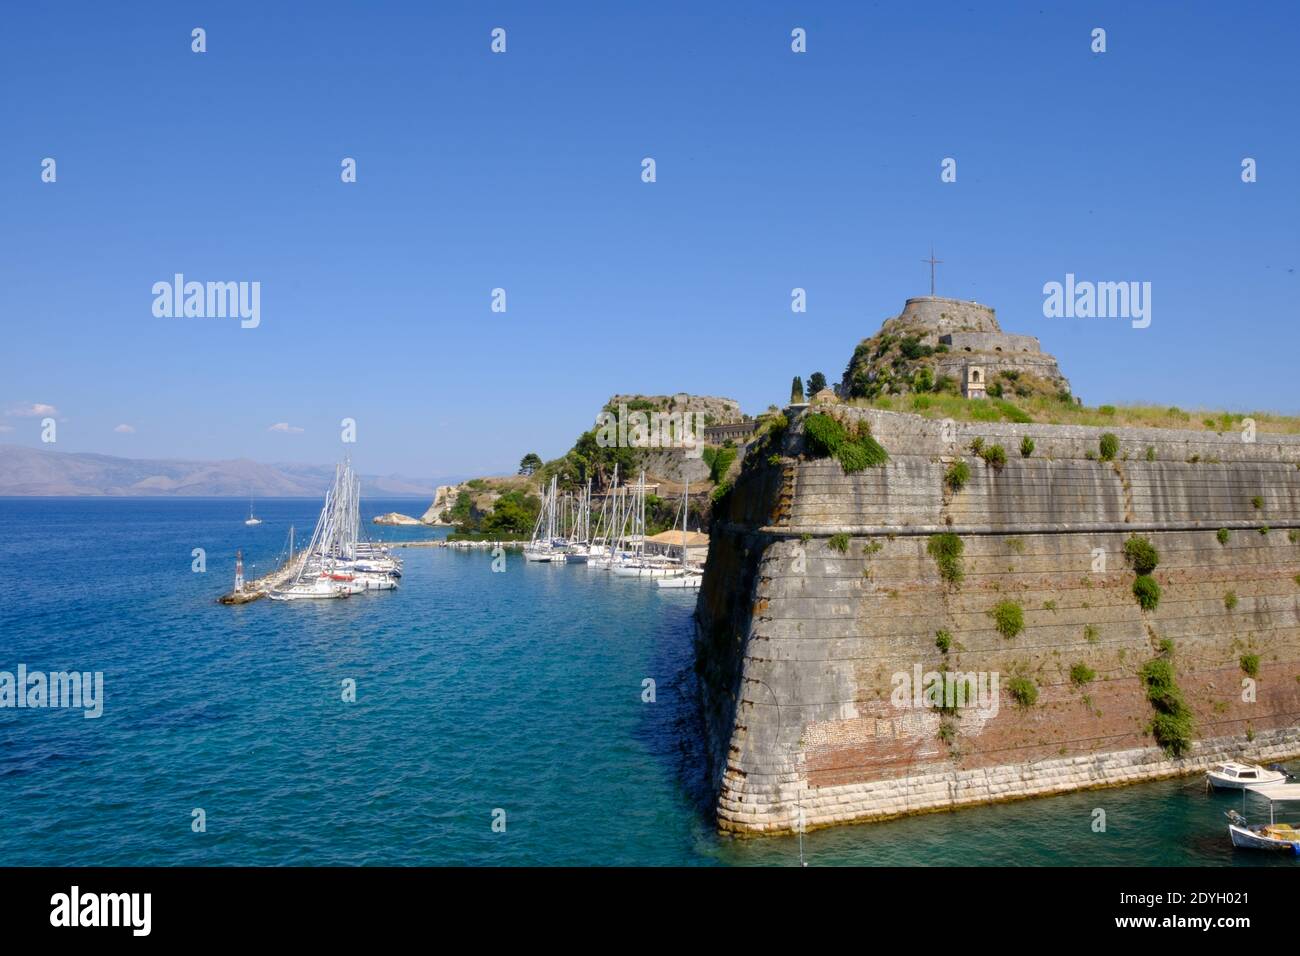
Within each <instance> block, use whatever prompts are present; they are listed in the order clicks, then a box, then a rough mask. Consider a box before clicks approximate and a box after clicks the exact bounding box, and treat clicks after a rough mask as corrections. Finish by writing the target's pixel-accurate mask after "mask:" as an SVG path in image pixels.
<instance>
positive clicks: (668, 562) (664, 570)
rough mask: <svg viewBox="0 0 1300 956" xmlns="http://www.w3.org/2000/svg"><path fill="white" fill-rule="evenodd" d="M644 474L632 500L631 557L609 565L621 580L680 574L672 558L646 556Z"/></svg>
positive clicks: (643, 473)
mask: <svg viewBox="0 0 1300 956" xmlns="http://www.w3.org/2000/svg"><path fill="white" fill-rule="evenodd" d="M645 496H646V492H645V472H644V471H642V472H641V476H640V478H639V479H637V484H636V490H635V495H634V497H633V499H632V505H631V512H632V534H631V535H630V536H629V539H628V541H629V544H630V546H631V555H630V556H627V557H623V556H621V555H620V557H619V559H618V560H615V562H614V563H613V564H611V565H610V568H609V570H610V571H612V572H613V573H614V574H616V575H618V576H619V577H621V578H665V577H668V576H670V575H673V574H680V573H681V565H680V564H679V563H678V562H677V561H675V560H674V559H672V558H660V557H654V556H651V555H648V554H646V550H645V539H646V533H645V532H646V521H645Z"/></svg>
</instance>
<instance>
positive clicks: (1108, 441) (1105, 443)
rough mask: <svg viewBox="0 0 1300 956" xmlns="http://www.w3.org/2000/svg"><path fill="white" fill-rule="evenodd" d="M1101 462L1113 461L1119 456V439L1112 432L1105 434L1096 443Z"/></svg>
mask: <svg viewBox="0 0 1300 956" xmlns="http://www.w3.org/2000/svg"><path fill="white" fill-rule="evenodd" d="M1097 447H1098V449H1099V451H1100V453H1101V454H1100V457H1101V460H1102V461H1113V460H1114V458H1115V456H1116V455H1118V454H1119V439H1118V438H1116V437H1115V435H1114V434H1113V433H1112V432H1106V434H1104V435H1102V436H1101V439H1100V441H1099V442H1098V443H1097Z"/></svg>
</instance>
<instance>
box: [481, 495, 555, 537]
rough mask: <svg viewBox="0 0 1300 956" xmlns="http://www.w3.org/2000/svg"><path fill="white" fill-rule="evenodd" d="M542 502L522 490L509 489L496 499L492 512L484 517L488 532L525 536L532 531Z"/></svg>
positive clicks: (484, 529)
mask: <svg viewBox="0 0 1300 956" xmlns="http://www.w3.org/2000/svg"><path fill="white" fill-rule="evenodd" d="M541 506H542V503H541V502H540V501H539V500H538V499H537V498H536V497H534V496H533V495H526V494H524V492H522V491H507V492H506V493H505V494H503V495H502V496H501V497H500V498H498V499H497V500H496V504H495V505H493V507H492V511H491V513H489V514H488V515H487V516H486V517H484V519H483V525H482V528H483V531H484V532H485V533H486V534H499V535H503V536H506V535H508V536H514V537H518V536H524V535H528V534H531V533H532V530H533V524H534V522H536V521H537V512H538V511H539V510H541Z"/></svg>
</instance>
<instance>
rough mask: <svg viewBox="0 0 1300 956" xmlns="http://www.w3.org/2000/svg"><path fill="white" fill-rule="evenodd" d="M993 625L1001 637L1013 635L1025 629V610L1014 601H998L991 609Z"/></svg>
mask: <svg viewBox="0 0 1300 956" xmlns="http://www.w3.org/2000/svg"><path fill="white" fill-rule="evenodd" d="M989 613H990V614H992V615H993V626H994V627H996V628H997V629H998V633H999V634H1001V635H1002V636H1003V637H1015V636H1016V635H1017V634H1019V633H1020V632H1021V631H1023V630H1024V629H1025V612H1024V609H1023V608H1021V607H1020V605H1019V604H1017V603H1016V602H1015V601H1000V602H998V604H997V605H996V606H994V608H993V610H991V611H989Z"/></svg>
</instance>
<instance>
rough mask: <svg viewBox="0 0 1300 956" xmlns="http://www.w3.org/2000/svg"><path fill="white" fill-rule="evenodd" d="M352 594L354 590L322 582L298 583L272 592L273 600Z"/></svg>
mask: <svg viewBox="0 0 1300 956" xmlns="http://www.w3.org/2000/svg"><path fill="white" fill-rule="evenodd" d="M351 596H352V591H350V590H349V589H347V588H342V587H331V586H329V585H326V584H322V583H320V582H312V583H309V584H298V585H295V586H293V587H289V588H285V589H284V590H282V591H272V592H271V594H270V597H271V600H272V601H310V600H323V599H330V598H345V597H351Z"/></svg>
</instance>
